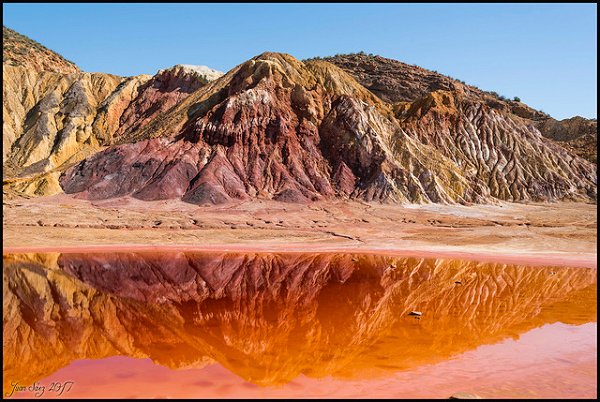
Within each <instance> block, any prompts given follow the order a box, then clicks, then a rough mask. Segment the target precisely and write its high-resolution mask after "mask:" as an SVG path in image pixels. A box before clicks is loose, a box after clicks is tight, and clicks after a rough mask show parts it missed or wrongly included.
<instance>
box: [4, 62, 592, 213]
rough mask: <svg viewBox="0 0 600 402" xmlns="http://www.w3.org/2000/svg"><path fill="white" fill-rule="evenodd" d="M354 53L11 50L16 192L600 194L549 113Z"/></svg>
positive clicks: (213, 198) (10, 183)
mask: <svg viewBox="0 0 600 402" xmlns="http://www.w3.org/2000/svg"><path fill="white" fill-rule="evenodd" d="M357 57H359V59H357V60H358V61H357V62H356V63H355V64H353V65H350V67H349V65H345V64H344V63H340V62H337V63H336V64H338V65H339V67H338V66H336V65H334V64H333V63H331V62H329V61H323V60H311V61H306V62H301V61H298V60H296V59H294V58H293V57H291V56H289V55H285V54H278V53H264V54H262V55H259V56H257V57H255V58H253V59H251V60H249V61H247V62H245V63H242V64H241V65H239V66H237V67H236V68H234V69H232V70H231V71H229V72H228V73H227V74H225V75H221V74H220V73H218V72H216V71H214V70H211V69H209V68H207V67H202V66H199V67H193V66H186V65H178V66H175V67H173V68H171V69H167V70H162V71H160V72H158V74H156V75H155V76H154V77H149V76H138V77H129V78H122V77H116V76H111V75H107V74H90V73H76V74H63V73H60V72H52V71H43V72H41V73H38V72H35V70H33V69H29V68H27V67H26V66H11V67H7V66H6V63H5V66H4V68H5V71H6V68H10V69H12V70H9V73H10V75H9V77H8V79H6V80H5V82H4V83H3V90H4V94H5V101H4V105H3V106H4V115H5V123H4V138H3V141H4V144H5V152H7V151H6V149H7V145H8V150H9V151H8V152H7V153H5V156H4V167H5V169H4V171H5V173H4V187H5V192H6V191H7V189H9V190H11V191H17V192H21V193H25V194H40V195H45V194H54V193H57V192H61V191H64V192H66V193H70V194H76V196H77V197H81V198H87V199H106V198H112V197H118V196H128V195H129V196H133V197H136V198H140V199H143V200H159V199H170V198H181V199H183V200H184V201H187V202H191V203H195V204H205V203H209V204H219V203H224V202H229V201H231V200H246V199H251V198H264V199H275V200H281V201H288V202H309V201H316V200H323V199H329V198H335V197H337V198H350V199H361V200H365V201H382V202H398V203H406V202H411V203H412V202H416V203H421V202H444V203H453V202H459V203H467V204H468V203H471V202H477V203H482V202H494V201H495V200H498V199H499V200H507V201H556V200H574V201H594V202H595V200H596V165H594V164H592V163H590V162H588V161H586V160H584V159H582V158H580V157H578V156H576V155H574V152H573V149H574V148H572V147H569V148H565V147H562V146H560V145H558V144H557V143H556V142H555V141H553V140H550V139H548V138H545V137H543V136H542V135H541V133H540V132H539V130H538V129H537V128H536V125H535V124H533V123H532V121H533V120H532V119H542V118H544V115H543V114H540V113H539V112H537V111H535V110H533V109H531V108H528V107H526V106H525V105H523V104H520V103H518V102H506V101H503V100H500V99H497V98H494V97H493V96H492V95H489V94H486V93H483V92H481V91H479V90H478V89H477V88H475V87H470V86H468V85H465V84H462V83H460V82H458V81H455V80H451V79H449V78H448V77H445V78H443V79H442V78H440V77H443V76H441V75H439V74H436V73H432V72H429V71H427V70H425V69H421V68H418V67H412V66H409V67H410V68H408V67H407V65H405V64H403V63H400V62H395V61H389V59H383V58H379V57H372V58H369V57H368V56H367V59H365V60H366V61H364V62H363V61H362V59H360V57H363V56H360V55H358V56H357ZM366 62H368V63H371V64H368V63H367V64H365V63H366ZM392 62H394V63H397V65H396V64H393V63H392ZM373 63H375V64H373ZM382 65H383V66H384V67H385V68H383V67H381V66H382ZM352 66H354V67H352ZM357 66H358V67H357ZM369 66H370V67H369ZM359 67H360V69H359ZM394 68H395V69H394ZM353 69H354V70H356V71H359V73H356V72H355V71H353ZM344 70H346V71H344ZM394 74H396V75H394ZM353 76H354V77H353ZM378 77H379V78H378ZM355 78H356V79H355ZM382 83H383V84H382ZM384 84H385V85H384ZM513 103H514V104H513ZM522 116H528V117H522ZM6 117H9V119H7V118H6ZM546 121H547V120H546ZM586 127H587V126H586ZM573 130H576V129H573ZM573 130H572V131H573ZM555 131H556V130H555ZM590 135H591V134H590Z"/></svg>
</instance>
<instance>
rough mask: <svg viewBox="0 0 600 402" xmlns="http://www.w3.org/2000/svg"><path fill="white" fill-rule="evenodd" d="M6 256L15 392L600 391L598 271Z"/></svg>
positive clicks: (369, 261)
mask: <svg viewBox="0 0 600 402" xmlns="http://www.w3.org/2000/svg"><path fill="white" fill-rule="evenodd" d="M3 263H4V269H3V296H4V304H3V335H4V342H3V351H4V362H3V363H4V365H3V392H4V396H5V397H10V398H20V397H42V398H43V397H60V398H93V397H108V398H128V397H167V398H236V397H249V398H253V397H255V398H269V397H276V398H281V397H289V398H295V397H315V398H317V397H318V398H338V397H346V398H352V397H363V398H377V397H381V398H390V397H391V398H448V397H449V396H450V395H452V394H455V393H457V392H463V393H470V394H474V395H478V396H480V397H483V398H544V397H557V398H595V397H597V367H596V365H597V334H596V332H597V316H596V303H597V296H596V282H597V275H596V273H597V272H596V269H589V268H575V267H540V266H526V265H516V264H500V263H489V262H488V263H483V262H475V261H460V260H450V259H432V258H408V257H392V256H378V255H361V254H328V253H320V254H299V253H281V254H276V253H275V254H274V253H255V254H253V253H160V254H156V253H87V254H75V253H63V254H60V253H46V254H4V255H3ZM411 312H412V314H411ZM417 312H418V313H417Z"/></svg>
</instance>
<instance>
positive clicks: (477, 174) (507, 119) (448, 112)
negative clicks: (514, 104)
mask: <svg viewBox="0 0 600 402" xmlns="http://www.w3.org/2000/svg"><path fill="white" fill-rule="evenodd" d="M396 110H397V116H398V118H399V119H400V120H401V121H402V123H403V126H404V127H405V128H406V130H407V131H408V132H411V133H414V134H415V135H416V136H417V138H418V139H419V140H420V141H421V142H423V143H425V144H430V145H432V146H434V147H435V148H436V149H437V150H438V151H439V152H440V153H441V154H443V155H444V156H446V157H448V158H449V159H451V160H452V161H453V162H454V163H456V164H457V165H458V166H460V169H461V171H462V173H463V174H464V175H465V177H466V178H467V180H468V181H469V183H476V185H477V186H478V188H481V189H483V191H485V193H486V194H490V195H491V196H492V197H494V198H497V199H502V200H508V201H529V200H531V201H547V200H561V199H571V200H575V201H586V200H589V199H596V196H597V195H596V191H597V190H596V182H597V176H596V166H595V165H594V164H592V163H590V162H588V161H586V160H584V159H582V158H579V157H577V156H575V155H573V154H571V153H569V152H568V151H567V150H566V149H565V148H563V147H561V146H559V145H557V144H556V143H554V142H552V141H548V140H546V139H545V138H544V137H543V136H542V135H541V134H540V132H539V131H538V130H537V129H536V128H535V127H534V126H533V125H526V124H523V123H522V121H521V120H520V119H519V118H518V117H516V118H515V117H513V116H511V115H507V114H505V113H503V112H501V111H498V110H496V109H494V108H492V107H490V106H489V105H487V104H486V103H483V102H479V101H477V100H476V99H473V98H472V97H467V96H464V95H459V94H458V93H456V92H448V91H436V92H432V93H430V94H428V95H427V96H425V97H423V98H421V99H418V100H417V101H415V102H412V103H408V104H403V105H397V108H396Z"/></svg>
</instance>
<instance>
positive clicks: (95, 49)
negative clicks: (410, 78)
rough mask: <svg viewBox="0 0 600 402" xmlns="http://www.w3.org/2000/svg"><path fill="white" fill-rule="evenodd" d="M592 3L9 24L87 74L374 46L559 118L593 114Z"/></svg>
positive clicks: (28, 9)
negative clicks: (514, 97)
mask: <svg viewBox="0 0 600 402" xmlns="http://www.w3.org/2000/svg"><path fill="white" fill-rule="evenodd" d="M596 9H597V6H596V5H595V4H576V5H570V4H520V5H519V4H512V5H502V4H479V5H470V4H459V5H456V4H73V5H71V4H4V5H3V10H4V24H5V25H6V26H8V27H10V28H12V29H15V30H16V31H18V32H20V33H22V34H25V35H27V36H29V37H31V38H32V39H35V40H36V41H38V42H40V43H42V44H43V45H45V46H46V47H48V48H50V49H52V50H54V51H56V52H58V53H60V54H62V55H63V56H64V57H66V58H67V59H69V60H71V61H73V62H75V63H76V64H77V65H79V67H81V68H82V69H83V70H85V71H100V72H107V73H112V74H117V75H124V76H129V75H137V74H141V73H145V74H154V73H155V72H156V71H157V70H159V69H161V68H165V67H169V66H172V65H174V64H202V65H207V66H209V67H212V68H215V69H217V70H221V71H227V70H229V69H231V68H232V67H234V66H236V65H237V64H240V63H242V62H243V61H245V60H247V59H249V58H251V57H253V56H255V55H257V54H260V53H262V52H264V51H276V52H285V53H289V54H291V55H293V56H295V57H296V58H298V59H303V58H308V57H312V56H327V55H333V54H336V53H350V52H358V51H361V50H362V51H365V52H366V53H375V54H379V55H382V56H385V57H389V58H393V59H397V60H401V61H404V62H407V63H410V64H416V65H419V66H422V67H425V68H428V69H431V70H437V71H439V72H440V73H443V74H447V75H450V76H452V77H456V78H458V79H461V80H464V81H466V82H467V83H469V84H473V85H476V86H478V87H480V88H481V89H484V90H494V91H496V92H498V93H500V94H502V95H505V96H508V97H513V96H519V97H520V98H521V99H522V100H523V101H524V102H526V103H528V104H529V105H531V106H533V107H535V108H538V109H542V110H543V111H545V112H547V113H550V114H551V115H552V116H554V117H556V118H559V119H561V118H566V117H571V116H574V115H581V116H584V117H596V102H597V99H596V98H597V92H596V85H597V79H596V71H597V60H596V58H597V50H596V47H597V33H596V31H597V18H596Z"/></svg>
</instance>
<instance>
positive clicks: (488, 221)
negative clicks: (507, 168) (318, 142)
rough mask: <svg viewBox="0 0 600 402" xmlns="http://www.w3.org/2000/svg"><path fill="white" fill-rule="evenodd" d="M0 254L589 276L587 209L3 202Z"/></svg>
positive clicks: (590, 210) (591, 235)
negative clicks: (386, 257) (399, 260)
mask: <svg viewBox="0 0 600 402" xmlns="http://www.w3.org/2000/svg"><path fill="white" fill-rule="evenodd" d="M3 229H4V239H3V252H4V253H11V252H45V251H58V252H84V251H97V252H105V251H167V250H168V251H249V252H313V251H315V252H352V253H355V252H356V253H358V252H361V253H364V252H370V253H380V254H381V253H385V254H394V255H414V256H422V257H442V258H458V259H477V260H485V261H496V262H506V263H523V264H531V265H571V266H581V267H596V253H597V245H596V242H597V210H596V205H591V204H580V203H579V204H578V203H555V204H527V205H526V204H509V203H501V204H498V205H475V206H469V207H466V206H460V205H422V206H412V205H409V206H394V205H382V204H365V203H360V202H347V201H337V202H323V203H312V204H306V205H300V204H287V203H280V202H270V201H258V202H257V201H254V202H246V203H238V204H230V205H226V206H219V207H214V206H213V207H198V206H196V205H191V204H186V203H183V202H181V201H175V200H172V201H155V202H144V201H139V200H135V199H130V198H126V199H118V200H107V201H102V202H89V201H85V200H77V199H74V198H72V197H70V196H66V195H58V196H52V197H42V198H32V199H11V200H4V204H3Z"/></svg>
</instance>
